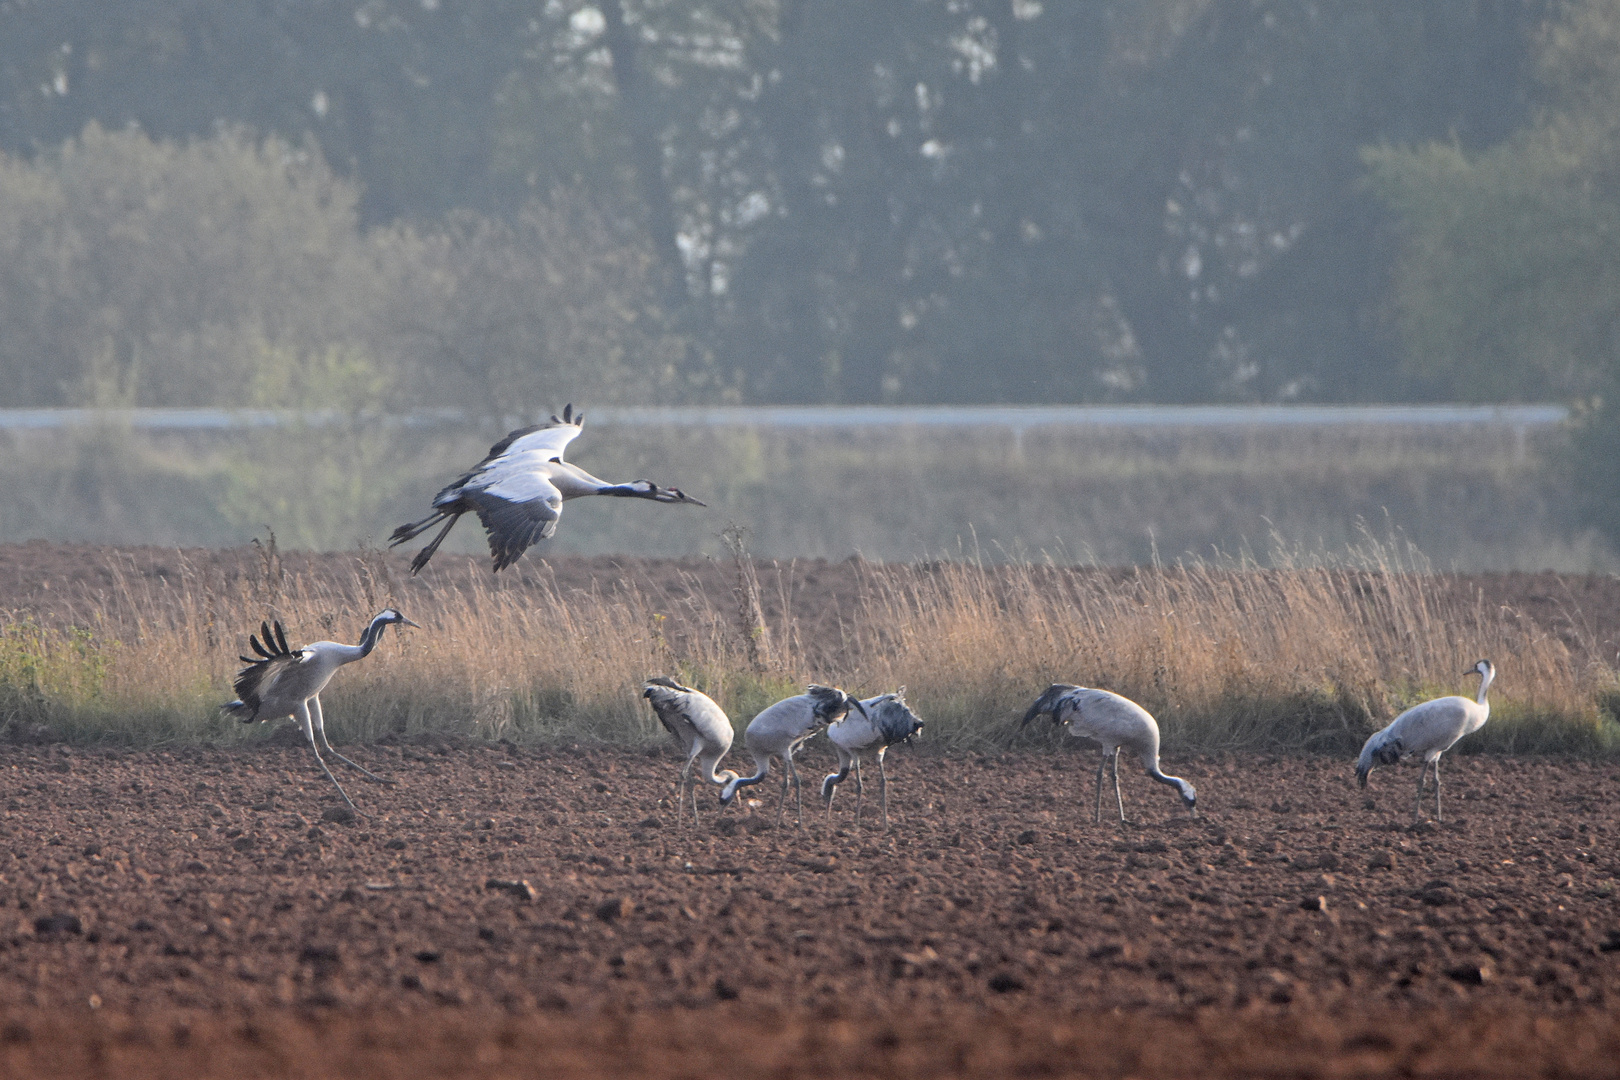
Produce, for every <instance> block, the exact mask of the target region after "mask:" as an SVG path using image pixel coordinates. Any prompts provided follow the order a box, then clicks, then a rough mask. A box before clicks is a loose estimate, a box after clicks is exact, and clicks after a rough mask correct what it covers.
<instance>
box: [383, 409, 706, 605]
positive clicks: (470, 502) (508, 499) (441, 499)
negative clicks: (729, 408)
mask: <svg viewBox="0 0 1620 1080" xmlns="http://www.w3.org/2000/svg"><path fill="white" fill-rule="evenodd" d="M584 423H585V414H584V413H583V412H580V413H575V412H574V407H573V405H568V406H566V407H565V408H564V409H563V414H562V416H561V417H557V416H553V417H552V418H551V423H549V424H538V425H536V426H534V427H526V428H519V429H518V430H516V431H514V432H512V433H511V434H509V435H507V436H506V438H504V439H502V440H501V441H500V442H498V443H496V444H495V445H494V446H492V447H490V448H489V455H488V456H487V457H485V458H484V460H483V461H480V462H479V463H478V464H477V465H475V466H474V467H473V469H472V471H470V472H468V473H467V474H466V475H464V476H462V477H461V478H460V479H458V480H456V481H455V482H454V483H451V484H449V485H448V486H446V487H445V488H444V490H442V491H440V492H439V493H438V494H437V495H435V496H433V513H431V514H429V515H428V516H427V517H425V518H423V519H422V520H421V521H413V522H411V523H410V524H409V525H401V526H400V527H399V528H397V529H395V530H394V532H393V535H392V536H390V537H389V538H388V546H389V547H396V546H398V545H400V544H403V543H405V541H407V540H414V539H415V538H416V537H417V536H419V535H421V534H422V533H424V532H426V531H427V530H428V529H431V528H432V527H433V526H435V525H438V524H439V523H440V522H443V523H444V527H443V528H441V529H440V530H439V532H438V534H437V535H436V536H434V537H433V539H432V540H431V541H429V542H428V546H427V547H425V548H423V549H422V550H421V551H419V552H417V553H416V558H414V559H412V560H411V573H413V574H415V573H418V572H419V571H420V570H421V569H422V567H424V566H426V565H427V563H428V560H429V559H431V558H433V553H434V552H435V551H437V550H439V545H440V544H442V543H443V542H444V538H445V537H446V536H447V535H449V533H450V530H451V529H452V528H453V527H454V526H455V524H456V522H457V521H459V520H460V519H461V515H462V514H466V513H474V514H477V515H478V520H479V521H481V522H482V523H483V525H484V532H485V533H487V534H488V537H489V554H490V557H491V558H492V559H493V560H494V566H495V570H496V571H497V572H499V571H501V570H504V569H506V568H507V567H508V566H510V565H512V564H513V563H514V562H516V561H517V560H518V558H519V556H521V555H522V554H523V553H524V552H525V551H527V550H528V549H529V548H530V547H531V546H532V545H534V544H535V543H538V542H539V541H541V540H545V539H547V538H548V537H550V536H551V534H552V533H554V532H556V531H557V520H558V518H560V517H561V516H562V504H563V503H564V502H565V501H566V500H568V499H579V498H583V497H584V496H586V495H613V496H617V497H619V498H625V499H651V500H652V501H653V502H662V503H691V504H692V505H694V506H704V505H706V504H704V503H701V502H699V501H698V500H696V499H694V498H692V497H691V496H689V495H687V494H686V493H685V492H684V491H682V490H681V489H680V488H662V487H659V486H658V485H657V484H655V483H653V482H652V481H651V480H636V481H634V482H632V483H629V484H610V483H608V482H607V481H606V480H598V479H597V478H596V477H594V476H592V475H591V474H590V473H588V472H586V471H585V470H584V469H581V468H580V467H579V466H577V465H570V464H569V463H568V462H566V461H564V460H563V450H564V449H565V448H566V447H567V446H568V444H569V443H570V442H572V441H573V440H574V438H575V436H577V435H578V434H579V433H580V429H581V427H582V426H583V425H584Z"/></svg>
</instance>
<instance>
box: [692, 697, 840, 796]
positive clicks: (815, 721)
mask: <svg viewBox="0 0 1620 1080" xmlns="http://www.w3.org/2000/svg"><path fill="white" fill-rule="evenodd" d="M851 709H854V710H855V711H856V712H859V713H860V714H861V715H863V716H864V715H866V706H865V705H863V704H861V701H860V699H859V698H855V697H851V696H850V695H848V694H846V693H844V692H843V691H842V690H839V689H837V688H836V687H832V686H817V685H816V684H815V683H811V684H810V686H809V688H808V690H807V692H806V693H803V694H798V695H795V696H794V697H790V698H783V699H782V700H781V701H778V702H777V703H776V704H774V705H771V706H769V707H767V708H766V709H765V710H764V711H762V712H761V713H760V714H759V715H758V716H755V717H754V718H753V719H752V720H750V721H749V722H748V728H747V729H746V730H745V731H744V732H743V744H744V745H745V746H747V747H748V752H749V753H750V754H752V755H753V756H754V775H752V776H740V777H737V778H736V779H734V780H730V781H727V783H726V786H725V787H724V788H722V789H721V790H720V802H721V803H722V804H725V805H728V806H729V805H730V804H731V800H732V799H734V798H736V797H737V792H738V790H740V789H742V788H745V787H748V786H749V785H750V784H757V783H760V782H761V781H762V780H764V779H765V777H766V776H768V775H770V771H771V758H772V757H773V756H775V757H780V758H781V759H782V801H781V802H779V803H777V806H776V823H777V824H778V825H780V824H781V823H782V812H783V810H785V809H786V807H787V791H788V782H789V780H791V781H792V783H793V796H794V799H793V801H794V805H795V806H796V807H797V810H798V819H799V822H800V823H801V824H802V823H803V821H804V800H803V796H802V790H803V789H802V785H801V784H800V783H799V770H798V769H797V768H796V767H795V766H794V764H793V754H794V752H795V751H797V750H798V749H799V747H801V746H803V745H804V743H805V740H807V739H809V738H810V736H812V735H814V734H815V733H816V732H818V731H820V730H821V729H822V728H824V727H826V726H827V725H828V724H832V723H836V722H837V721H839V720H842V719H843V718H844V717H845V716H846V715H848V713H849V711H850V710H851Z"/></svg>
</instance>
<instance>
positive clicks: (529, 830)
mask: <svg viewBox="0 0 1620 1080" xmlns="http://www.w3.org/2000/svg"><path fill="white" fill-rule="evenodd" d="M812 746H814V744H812ZM354 752H355V755H356V756H357V757H359V758H360V759H361V760H362V761H363V762H364V763H366V764H369V765H373V766H376V767H377V768H378V769H379V770H380V771H381V772H383V773H385V774H386V775H388V776H391V777H395V778H397V779H398V780H399V781H400V785H399V786H398V787H392V788H384V787H378V786H375V785H365V786H361V785H355V787H356V788H357V790H356V791H355V796H356V801H357V802H358V803H359V805H360V808H361V811H362V816H361V817H360V818H359V820H358V821H355V822H352V823H341V822H337V821H330V820H325V819H324V817H323V815H324V814H325V812H326V811H328V810H335V809H336V807H337V805H338V804H337V802H336V796H335V794H334V793H333V792H332V790H331V787H330V785H329V784H328V782H327V781H326V780H325V779H324V777H322V776H321V775H320V773H319V772H318V771H317V769H316V766H315V763H314V762H313V761H312V760H311V758H310V756H309V755H308V753H307V752H304V751H302V750H300V749H295V748H288V747H277V746H266V747H261V748H256V749H252V750H240V751H230V752H225V751H220V750H209V749H187V750H171V751H155V752H154V751H148V752H128V751H101V750H83V749H74V748H68V747H61V746H10V747H0V800H3V801H0V835H3V837H4V839H3V841H0V1015H3V1016H4V1017H5V1020H4V1022H3V1023H0V1071H5V1072H9V1073H10V1074H12V1075H31V1076H46V1075H60V1076H88V1075H107V1076H141V1075H154V1074H158V1073H165V1074H170V1075H187V1076H203V1075H221V1076H225V1075H249V1074H255V1073H256V1074H260V1075H300V1076H303V1075H307V1076H326V1075H345V1076H370V1075H387V1074H389V1073H390V1072H392V1073H395V1074H398V1073H401V1072H405V1071H410V1072H411V1073H412V1074H413V1075H456V1076H459V1075H565V1076H600V1075H619V1074H622V1075H642V1076H699V1075H727V1076H729V1075H743V1074H747V1075H755V1076H757V1075H777V1076H795V1075H828V1074H839V1073H841V1074H851V1075H881V1076H921V1075H974V1076H993V1075H1008V1074H1010V1073H1013V1072H1018V1073H1023V1074H1028V1075H1087V1076H1125V1075H1159V1076H1164V1075H1187V1076H1194V1075H1197V1076H1238V1075H1284V1076H1314V1075H1322V1076H1339V1075H1378V1074H1382V1073H1385V1072H1390V1071H1402V1072H1407V1073H1412V1074H1418V1075H1501V1076H1508V1075H1525V1074H1527V1073H1531V1072H1543V1071H1549V1072H1557V1073H1560V1074H1564V1075H1570V1074H1591V1075H1613V1074H1614V1072H1615V1069H1616V1063H1617V1062H1620V1057H1617V1056H1616V1054H1617V1052H1620V1025H1616V1023H1615V1021H1614V1019H1613V1016H1614V1006H1615V1004H1616V1003H1617V1002H1620V892H1617V889H1616V881H1615V879H1616V877H1617V876H1620V854H1617V851H1616V845H1615V840H1616V838H1617V837H1620V808H1617V806H1616V804H1615V800H1614V799H1613V792H1614V791H1615V788H1616V783H1617V782H1620V767H1617V766H1614V765H1607V764H1605V765H1601V766H1597V765H1590V764H1586V763H1581V762H1557V761H1513V760H1503V759H1492V758H1460V759H1457V760H1455V761H1452V762H1448V765H1447V773H1446V783H1447V792H1448V795H1449V807H1450V814H1449V815H1448V819H1447V820H1446V822H1445V823H1444V824H1441V825H1433V824H1427V825H1422V826H1418V827H1416V828H1413V827H1412V826H1411V824H1410V813H1411V802H1410V799H1411V792H1412V783H1413V778H1414V775H1415V774H1414V772H1413V771H1412V770H1410V769H1402V770H1398V771H1389V772H1381V773H1378V774H1375V776H1374V780H1373V787H1372V790H1371V793H1370V798H1369V796H1368V795H1367V794H1365V793H1363V792H1361V791H1359V790H1357V789H1356V788H1355V787H1354V785H1353V780H1352V778H1351V776H1350V770H1349V768H1348V766H1347V765H1346V764H1345V763H1343V762H1337V761H1328V760H1321V759H1303V758H1281V759H1275V760H1272V759H1260V760H1254V759H1248V758H1244V759H1235V758H1234V759H1217V758H1206V759H1193V760H1183V761H1172V762H1170V763H1169V766H1170V767H1171V768H1172V769H1173V770H1179V771H1181V772H1183V773H1184V774H1185V775H1187V776H1188V777H1189V778H1191V779H1193V780H1194V781H1195V782H1196V783H1197V784H1198V787H1199V791H1200V802H1201V803H1202V804H1203V809H1202V810H1201V812H1200V814H1199V816H1198V818H1196V819H1190V818H1188V817H1187V816H1186V815H1184V814H1183V813H1181V812H1180V811H1179V809H1178V804H1177V803H1176V801H1175V800H1174V799H1173V798H1172V797H1171V796H1170V794H1169V793H1167V792H1166V791H1164V790H1163V789H1161V788H1159V787H1157V786H1156V785H1152V784H1150V783H1148V782H1146V781H1145V780H1143V778H1142V777H1141V776H1140V774H1136V773H1133V772H1128V773H1127V776H1126V798H1127V806H1128V808H1129V809H1131V811H1132V812H1133V814H1135V815H1136V816H1137V818H1138V819H1139V820H1138V823H1136V824H1134V825H1133V826H1131V827H1129V828H1127V829H1124V830H1122V829H1120V828H1119V827H1118V826H1117V825H1114V824H1104V825H1102V826H1094V825H1092V824H1091V823H1090V822H1089V820H1087V818H1086V815H1085V813H1084V811H1083V807H1084V805H1085V804H1086V803H1087V801H1088V800H1087V796H1088V795H1089V789H1088V786H1087V785H1088V784H1089V783H1090V781H1091V776H1092V773H1091V768H1090V767H1091V762H1092V758H1091V756H1090V755H1088V754H1085V753H1083V752H1081V751H1079V750H1077V749H1074V748H1072V747H1069V746H1066V747H1064V748H1063V749H1062V750H1060V751H1058V752H1055V753H1053V754H1051V755H1050V756H1046V755H1041V754H1036V753H1028V752H1025V753H1021V754H1007V755H1000V756H980V755H974V754H967V755H960V756H952V757H946V756H943V755H938V754H930V753H928V752H926V751H915V750H912V749H910V748H906V749H902V750H900V751H898V752H896V753H895V754H893V755H891V761H892V763H893V767H892V769H891V773H892V778H893V781H894V783H893V790H892V791H891V795H892V796H893V803H892V809H893V817H894V826H895V827H894V829H893V831H892V832H891V833H890V834H889V835H887V836H884V835H882V834H880V833H879V831H878V830H876V829H875V828H872V827H870V824H868V826H867V827H865V828H859V829H857V828H856V827H855V823H854V814H853V802H854V800H853V799H850V800H844V799H840V801H839V804H838V812H837V813H836V814H835V815H834V817H833V820H832V823H831V825H830V826H829V824H828V823H827V821H826V819H825V818H824V817H823V816H822V815H821V814H819V813H817V812H815V811H814V810H813V809H810V808H809V807H807V812H806V815H805V823H804V827H803V828H802V829H799V828H794V826H793V816H792V810H791V808H790V809H789V811H788V818H787V821H786V822H785V823H784V824H783V825H782V826H781V827H780V828H778V827H777V826H776V825H775V800H776V791H775V790H774V784H767V785H765V786H763V787H762V788H759V789H754V790H755V791H760V792H763V794H762V796H761V800H762V805H760V806H745V807H742V808H740V809H738V808H734V809H733V810H731V811H728V812H727V814H725V815H720V814H718V813H716V812H715V800H714V792H713V789H710V790H709V791H707V792H704V793H703V795H704V797H703V800H702V802H703V807H704V811H705V817H704V819H703V821H702V823H701V825H700V826H699V827H698V828H697V829H695V830H694V829H692V828H690V827H689V826H677V824H676V823H675V821H674V820H673V811H672V809H671V806H670V798H669V797H670V794H671V791H672V783H673V779H674V777H675V774H676V771H677V768H678V760H677V758H676V755H675V754H674V752H673V750H670V751H667V752H654V753H642V752H635V753H631V752H623V751H618V752H612V751H606V752H605V751H579V752H570V751H566V750H548V751H536V750H529V749H523V748H518V747H511V746H492V747H479V746H459V747H457V746H434V745H426V744H408V745H382V746H369V747H358V748H355V750H354ZM806 756H807V758H808V761H807V764H806V766H805V773H806V775H807V776H810V777H811V778H812V782H813V781H814V779H819V775H820V770H821V769H822V768H823V767H825V766H826V765H827V764H828V762H829V760H830V755H828V754H826V753H825V752H824V748H816V749H813V750H812V752H810V753H809V754H807V755H806ZM492 880H495V881H508V882H517V881H527V882H528V883H529V886H530V887H531V888H532V890H533V895H532V897H530V896H529V895H528V894H527V891H526V890H523V889H522V888H521V886H520V887H516V888H502V887H491V885H490V882H491V881H492ZM407 1067H408V1068H407Z"/></svg>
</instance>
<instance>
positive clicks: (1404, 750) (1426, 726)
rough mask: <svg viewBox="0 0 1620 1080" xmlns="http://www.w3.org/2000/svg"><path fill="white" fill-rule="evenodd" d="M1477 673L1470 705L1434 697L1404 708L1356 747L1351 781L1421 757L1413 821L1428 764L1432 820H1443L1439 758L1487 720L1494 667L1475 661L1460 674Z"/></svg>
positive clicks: (1363, 779)
mask: <svg viewBox="0 0 1620 1080" xmlns="http://www.w3.org/2000/svg"><path fill="white" fill-rule="evenodd" d="M1463 674H1464V675H1473V674H1478V675H1479V677H1480V679H1479V697H1478V698H1477V699H1475V700H1473V701H1470V700H1468V699H1467V698H1465V697H1462V696H1460V695H1455V694H1454V695H1451V696H1449V697H1441V698H1434V699H1433V700H1431V701H1425V702H1423V703H1422V704H1419V705H1414V706H1412V707H1411V708H1410V709H1407V710H1406V711H1405V712H1403V713H1401V715H1399V716H1397V717H1396V718H1395V719H1394V720H1392V721H1390V724H1389V726H1388V727H1386V728H1385V729H1384V730H1382V731H1380V732H1377V733H1376V734H1374V735H1373V736H1372V737H1371V738H1369V739H1368V740H1367V744H1366V745H1365V746H1363V747H1362V748H1361V757H1360V759H1359V760H1357V761H1356V779H1357V780H1359V781H1360V782H1361V786H1362V787H1366V786H1367V777H1368V776H1369V775H1371V773H1372V771H1373V769H1375V768H1377V767H1378V766H1380V765H1393V764H1395V763H1396V762H1397V761H1399V760H1401V758H1403V757H1412V756H1414V755H1419V754H1421V755H1422V757H1423V769H1422V771H1420V772H1419V773H1418V786H1417V805H1416V806H1415V807H1414V808H1413V810H1412V818H1413V820H1417V819H1418V818H1421V817H1422V816H1423V781H1424V780H1425V779H1427V778H1428V775H1429V766H1430V765H1433V766H1434V819H1435V820H1436V821H1444V820H1445V818H1443V817H1442V816H1441V814H1440V755H1441V754H1443V753H1445V752H1446V751H1447V750H1450V749H1451V748H1452V747H1453V746H1455V745H1456V744H1457V740H1458V739H1461V738H1462V737H1463V736H1464V735H1469V734H1472V733H1473V732H1476V731H1478V730H1479V729H1480V728H1482V727H1484V726H1485V721H1486V720H1489V719H1490V716H1491V703H1490V702H1489V701H1487V700H1485V694H1486V693H1487V692H1488V691H1489V690H1490V688H1491V680H1493V679H1495V678H1496V665H1495V664H1493V663H1491V662H1490V661H1489V660H1480V661H1478V662H1477V663H1475V664H1474V666H1473V667H1471V668H1469V669H1468V670H1467V671H1465V672H1463Z"/></svg>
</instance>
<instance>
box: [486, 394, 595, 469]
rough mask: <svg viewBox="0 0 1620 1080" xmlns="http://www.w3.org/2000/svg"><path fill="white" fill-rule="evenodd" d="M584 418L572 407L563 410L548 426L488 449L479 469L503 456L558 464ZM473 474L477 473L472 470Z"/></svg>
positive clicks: (520, 432) (536, 427) (520, 433)
mask: <svg viewBox="0 0 1620 1080" xmlns="http://www.w3.org/2000/svg"><path fill="white" fill-rule="evenodd" d="M584 425H585V414H584V413H583V412H581V413H578V414H576V413H575V412H574V407H573V405H567V406H564V407H563V414H562V415H561V416H553V417H552V418H551V423H549V424H536V425H534V426H533V427H526V428H518V429H517V430H516V431H513V432H510V433H508V434H507V436H506V438H504V439H502V440H501V441H500V442H498V443H496V444H495V445H494V446H492V447H490V448H489V456H488V457H486V458H484V460H483V461H482V462H480V463H479V464H480V465H487V464H489V463H490V462H491V461H494V460H495V459H496V458H498V457H501V456H502V455H505V454H528V453H536V452H538V453H541V454H544V455H545V457H546V459H547V460H550V461H561V460H562V456H563V451H564V450H565V449H567V447H568V444H569V443H571V442H573V441H574V439H575V438H577V437H578V435H579V433H580V431H582V430H583V429H584ZM474 471H475V472H476V471H477V470H474Z"/></svg>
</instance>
